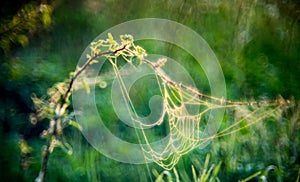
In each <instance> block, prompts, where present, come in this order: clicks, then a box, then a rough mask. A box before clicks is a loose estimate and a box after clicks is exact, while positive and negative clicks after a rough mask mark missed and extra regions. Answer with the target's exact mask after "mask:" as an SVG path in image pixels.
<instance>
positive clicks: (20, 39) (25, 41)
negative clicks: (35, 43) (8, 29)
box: [16, 34, 28, 47]
mask: <svg viewBox="0 0 300 182" xmlns="http://www.w3.org/2000/svg"><path fill="white" fill-rule="evenodd" d="M16 41H17V42H18V43H20V44H21V45H22V46H23V47H25V46H26V45H27V44H28V38H27V37H26V36H25V35H23V34H20V35H17V37H16Z"/></svg>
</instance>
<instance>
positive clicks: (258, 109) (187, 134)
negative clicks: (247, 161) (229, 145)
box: [110, 58, 285, 170]
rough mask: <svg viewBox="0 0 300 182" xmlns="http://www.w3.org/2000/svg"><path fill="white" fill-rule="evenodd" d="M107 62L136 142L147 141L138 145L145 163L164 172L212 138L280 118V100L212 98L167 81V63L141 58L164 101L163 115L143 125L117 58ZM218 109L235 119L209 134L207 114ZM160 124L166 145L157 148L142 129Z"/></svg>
mask: <svg viewBox="0 0 300 182" xmlns="http://www.w3.org/2000/svg"><path fill="white" fill-rule="evenodd" d="M110 62H111V64H112V66H113V70H114V73H115V75H116V78H117V80H118V82H119V86H120V91H121V93H122V97H123V99H124V101H125V103H126V109H127V111H128V113H129V115H130V119H131V121H132V123H133V125H134V128H138V129H139V131H138V130H137V129H135V131H136V134H137V137H138V140H139V141H142V140H143V141H145V142H146V145H142V146H141V148H142V150H143V152H144V158H145V160H147V161H155V162H156V163H157V164H158V165H160V166H161V167H162V168H164V169H167V170H170V169H172V168H173V167H174V166H175V165H176V164H177V162H178V161H179V159H180V158H181V156H182V155H185V154H187V153H189V152H190V151H191V150H193V149H195V148H197V147H199V146H201V145H202V144H204V143H206V142H208V141H210V140H212V139H214V138H217V137H221V136H225V135H230V134H232V133H235V132H238V131H240V130H242V129H244V128H247V127H249V126H251V125H254V124H255V123H257V122H260V121H262V120H265V119H267V118H275V119H279V118H280V117H281V115H282V111H283V104H284V103H285V101H284V100H283V99H278V100H274V101H260V102H255V101H251V102H232V101H230V100H224V99H222V98H215V97H212V96H209V95H205V94H203V93H200V92H199V91H198V90H197V89H195V88H192V87H189V86H186V85H184V84H182V83H178V82H176V81H174V80H172V79H171V78H169V77H168V75H166V74H165V72H164V71H163V69H162V68H163V66H164V63H165V62H166V60H163V59H159V60H158V61H157V62H155V63H153V62H151V61H149V60H146V59H144V60H143V61H142V62H143V63H142V64H147V65H148V66H149V67H150V68H151V69H153V71H154V73H155V75H156V80H157V84H158V85H159V90H160V93H161V96H162V98H163V111H162V116H161V117H160V118H159V119H158V120H157V121H155V122H153V123H150V124H149V123H147V124H145V123H143V122H142V120H141V119H140V117H139V116H138V113H137V111H136V108H135V106H134V104H133V101H132V99H131V98H130V95H129V91H128V89H127V88H126V86H125V82H124V79H123V78H122V74H121V73H120V69H119V68H118V65H117V58H114V59H110ZM190 106H192V107H195V108H200V109H199V112H197V113H191V112H190ZM218 109H225V110H226V112H232V113H233V114H234V115H235V117H234V119H235V120H234V122H233V124H231V125H229V126H226V127H225V128H223V129H221V130H220V131H218V132H217V133H215V134H209V132H208V131H206V130H205V127H204V126H205V125H206V124H207V122H208V121H207V117H206V115H207V114H209V113H210V112H213V111H215V110H218ZM163 122H168V127H169V136H168V142H167V144H166V145H165V146H161V147H162V148H160V149H158V148H155V147H153V145H151V143H150V142H149V138H148V136H147V134H146V132H145V128H146V127H154V126H159V125H161V124H162V123H163Z"/></svg>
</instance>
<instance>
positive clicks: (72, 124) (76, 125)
mask: <svg viewBox="0 0 300 182" xmlns="http://www.w3.org/2000/svg"><path fill="white" fill-rule="evenodd" d="M69 125H70V126H73V127H75V128H77V129H78V130H79V131H82V127H81V125H80V124H79V123H77V122H76V121H73V120H70V121H69Z"/></svg>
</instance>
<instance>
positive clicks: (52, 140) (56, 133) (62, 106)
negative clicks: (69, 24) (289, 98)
mask: <svg viewBox="0 0 300 182" xmlns="http://www.w3.org/2000/svg"><path fill="white" fill-rule="evenodd" d="M124 49H125V46H122V47H120V48H119V49H117V50H115V51H105V52H102V53H99V54H95V55H94V56H93V57H91V58H89V59H88V60H87V61H86V62H85V64H84V65H83V66H82V67H80V68H79V69H78V70H77V72H76V73H75V74H74V76H73V77H72V78H71V80H70V81H69V85H68V87H67V91H66V93H65V94H64V95H63V97H62V99H61V101H60V103H58V104H57V105H56V108H55V115H54V117H53V119H52V120H51V121H50V124H49V129H48V131H44V132H47V134H48V135H49V136H50V137H49V139H48V142H47V145H46V147H45V148H44V150H43V152H42V166H41V170H40V172H39V176H38V177H37V178H36V179H35V182H44V181H45V175H46V171H47V164H48V160H49V155H50V153H51V152H52V151H53V149H54V146H55V144H56V143H57V142H58V140H57V139H58V138H62V134H63V133H62V126H61V117H62V116H63V115H64V113H65V111H66V109H67V107H68V106H69V98H70V96H71V94H72V87H73V84H74V81H75V80H76V79H77V78H78V76H79V75H80V74H81V73H82V72H83V71H84V70H85V69H86V68H87V67H88V66H89V65H90V64H91V63H92V61H93V60H95V59H96V58H97V57H101V56H105V55H108V54H116V53H117V52H119V51H122V50H124Z"/></svg>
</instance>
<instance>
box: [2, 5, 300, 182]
mask: <svg viewBox="0 0 300 182" xmlns="http://www.w3.org/2000/svg"><path fill="white" fill-rule="evenodd" d="M55 3H56V4H55V7H52V9H51V7H49V8H50V9H49V12H47V13H46V14H48V15H49V16H50V17H51V18H50V19H51V24H50V25H49V27H48V28H46V29H48V30H47V31H44V28H43V27H44V26H45V25H46V24H47V22H48V23H50V22H49V21H45V22H46V23H45V24H43V20H42V19H43V18H42V16H41V14H42V13H41V11H40V5H41V3H34V2H31V3H29V4H28V7H27V6H19V7H20V11H19V14H16V13H14V14H11V16H10V17H2V14H3V13H2V14H1V32H3V31H6V30H15V31H16V32H14V31H8V32H7V33H4V34H3V33H1V34H0V36H1V42H2V41H3V40H5V41H6V43H5V41H4V43H1V49H2V50H3V52H2V53H1V54H0V58H1V59H0V60H1V62H0V66H1V72H0V88H1V91H2V94H1V95H0V151H1V153H0V171H1V172H0V174H1V180H5V181H33V180H34V178H35V177H36V174H37V173H38V171H39V168H40V162H41V156H40V153H41V150H40V149H41V147H42V146H43V144H44V143H43V140H41V139H40V138H39V136H40V134H41V132H42V131H43V130H44V129H45V128H46V127H47V125H45V124H43V123H39V124H37V125H31V124H30V123H29V122H28V119H29V115H30V113H31V112H32V111H33V110H34V108H33V103H32V101H31V96H32V95H31V94H32V93H36V94H37V96H38V97H40V96H42V95H45V93H47V89H48V88H50V87H51V86H52V85H53V84H54V83H56V82H60V81H63V80H64V79H65V78H67V77H68V76H69V75H68V74H69V72H70V71H72V70H74V69H75V65H76V64H77V61H78V59H79V57H80V55H81V53H82V52H83V49H84V48H85V47H86V46H87V45H88V44H89V43H90V42H91V41H92V40H93V39H94V38H95V37H96V36H97V35H98V34H99V33H101V32H103V31H104V30H106V29H108V28H110V27H112V26H114V25H116V24H118V23H122V22H124V21H127V20H131V19H136V18H146V17H155V18H166V19H170V20H174V21H177V22H179V23H182V24H184V25H186V26H188V27H190V28H192V29H193V30H195V31H196V32H197V33H199V35H201V36H202V37H203V38H204V39H205V40H206V41H207V42H208V44H209V45H210V46H211V47H212V49H213V50H214V52H215V54H216V55H217V57H218V59H219V61H220V64H221V66H222V69H223V72H224V75H225V79H226V84H227V97H228V98H230V99H232V100H240V99H245V98H254V99H260V98H274V97H275V96H277V95H279V94H280V95H282V96H283V97H284V98H294V100H295V103H297V101H298V100H299V99H300V92H299V90H300V82H299V80H300V74H299V72H300V64H299V63H300V62H299V61H300V54H299V49H300V37H299V36H300V31H299V30H300V27H299V20H300V4H299V1H297V0H274V1H269V0H261V1H258V0H256V1H255V0H223V1H221V0H201V1H192V0H174V1H168V0H164V1H160V0H153V1H138V0H132V1H121V0H101V1H98V0H86V1H80V0H75V1H70V0H58V1H56V2H55ZM2 7H4V6H2ZM2 7H1V10H2ZM16 7H17V5H15V4H13V5H10V6H8V7H7V9H8V8H11V9H15V8H16ZM25 7H27V8H26V10H25ZM21 9H22V10H21ZM50 10H51V11H50ZM30 12H31V13H32V15H31V14H30ZM28 13H29V14H30V16H29V15H28ZM13 17H17V18H15V21H16V20H17V22H20V23H19V24H17V26H16V24H14V23H16V22H13V19H14V18H13ZM46 19H47V18H46ZM27 20H29V21H27ZM21 22H22V23H21ZM33 24H35V25H33ZM14 26H16V27H17V28H16V29H14ZM33 32H35V33H34V34H33ZM18 35H23V36H25V37H26V38H27V40H29V39H30V44H27V46H26V47H24V48H23V47H20V46H14V45H15V44H20V43H21V42H23V44H24V45H26V41H24V40H25V39H24V37H23V38H22V36H21V38H20V37H19V38H17V37H18ZM9 36H10V38H9ZM20 39H21V42H20ZM22 39H23V40H22ZM7 41H8V42H9V43H7ZM3 45H4V47H3ZM21 45H22V43H21ZM141 45H142V46H143V47H144V48H145V49H146V50H147V52H149V53H157V52H158V53H159V52H160V53H163V54H165V55H168V56H170V57H172V58H174V59H175V60H178V61H180V64H183V65H184V66H186V67H187V70H188V71H190V74H191V76H192V77H193V79H194V80H195V81H196V85H197V87H198V88H199V89H200V90H204V91H206V90H207V88H202V83H203V80H205V78H202V77H205V75H204V74H203V73H202V72H201V67H200V66H199V65H196V64H195V62H194V61H190V62H188V63H187V62H186V61H185V60H193V58H192V57H191V56H190V55H188V54H186V53H183V51H182V50H179V48H176V47H175V46H173V47H172V46H170V45H168V44H163V43H157V44H155V43H151V42H150V43H149V42H141ZM5 46H6V48H5ZM7 46H8V47H7ZM5 49H7V51H8V50H9V54H7V55H4V50H5ZM7 51H6V52H7ZM199 75H200V76H199ZM105 81H106V82H107V84H108V86H109V85H110V84H111V82H110V81H109V80H105ZM204 82H205V81H204ZM204 87H205V86H204ZM97 89H98V90H97V91H99V95H97V98H98V99H99V101H97V102H103V103H107V106H108V108H109V105H110V103H109V102H110V98H109V97H108V96H107V95H105V94H103V95H101V93H105V91H106V90H105V89H101V88H97ZM208 91H209V90H208ZM149 94H151V93H149ZM100 105H101V104H100ZM297 105H299V104H296V105H295V107H294V108H292V109H291V110H289V111H287V113H285V117H284V118H282V120H280V121H274V120H269V121H267V122H263V123H258V124H257V125H255V126H253V127H250V128H248V129H245V130H243V131H241V132H239V133H236V134H234V135H231V136H226V137H223V138H219V139H217V140H214V141H213V142H212V143H211V144H210V145H209V146H208V147H207V148H205V149H199V150H198V149H197V150H194V151H193V152H191V153H190V154H189V155H187V156H184V157H183V159H181V160H180V161H179V164H178V165H177V166H176V170H177V173H178V176H179V178H180V180H181V181H192V180H193V172H192V168H191V166H192V165H193V166H194V168H195V169H196V170H198V171H202V169H204V168H203V166H204V162H205V156H206V154H207V153H210V163H211V164H218V163H219V162H220V161H222V163H221V167H220V170H219V171H218V175H217V176H218V178H219V179H220V180H221V181H237V180H242V179H247V178H248V177H251V176H252V177H253V178H251V179H250V181H258V180H259V179H260V178H261V177H262V176H265V177H266V179H267V180H268V181H296V179H297V178H299V168H300V163H299V161H300V159H299V153H300V149H299V146H300V145H299V139H300V132H299V128H300V126H299V123H300V120H299V109H298V108H297V107H298V106H297ZM108 108H104V113H102V114H103V115H104V116H103V120H104V121H107V123H105V124H107V125H109V124H111V125H112V126H111V125H109V126H108V128H110V129H112V132H116V133H117V132H119V133H117V135H120V136H123V137H125V138H126V137H127V136H128V135H131V134H127V133H125V132H126V131H127V129H126V128H125V127H122V126H119V125H118V124H119V123H120V122H119V121H118V119H117V117H116V116H115V115H114V114H113V113H111V111H110V110H109V109H108ZM100 114H101V113H100ZM101 117H102V115H101ZM230 117H234V116H229V115H228V116H227V120H226V118H225V119H224V125H225V124H228V123H226V122H229V120H230ZM123 131H124V133H123ZM65 134H66V138H67V139H66V140H67V141H70V142H69V143H70V144H71V145H72V147H73V150H74V153H73V155H72V156H67V155H65V153H64V152H63V151H62V150H61V149H59V148H57V149H55V152H54V153H53V155H52V156H51V158H50V163H49V169H48V174H51V175H47V180H48V181H129V180H131V181H147V180H148V181H150V178H152V179H153V180H154V179H155V175H153V174H152V173H151V172H150V173H149V170H147V168H149V169H150V170H151V169H155V170H157V172H158V173H159V174H161V173H162V172H163V170H162V169H161V168H159V167H157V166H156V165H153V164H148V166H146V165H130V164H123V163H119V162H116V161H113V160H111V159H108V158H106V157H105V156H103V155H101V154H100V153H98V151H96V150H95V149H94V148H93V147H92V146H90V145H89V144H88V143H87V142H86V141H85V140H84V138H83V137H82V135H81V133H80V132H79V131H77V130H76V129H72V128H70V129H67V131H66V132H65ZM24 141H26V143H24ZM27 145H28V146H30V147H31V150H29V149H28V150H27V149H26V148H27V147H26V146H27ZM24 147H25V149H26V150H24ZM209 166H211V165H209ZM270 166H271V167H270ZM274 166H275V167H274ZM170 173H172V171H171V172H170ZM196 174H198V176H199V173H197V171H196ZM171 175H172V176H173V177H174V176H175V175H174V174H171ZM248 179H249V178H248Z"/></svg>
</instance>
